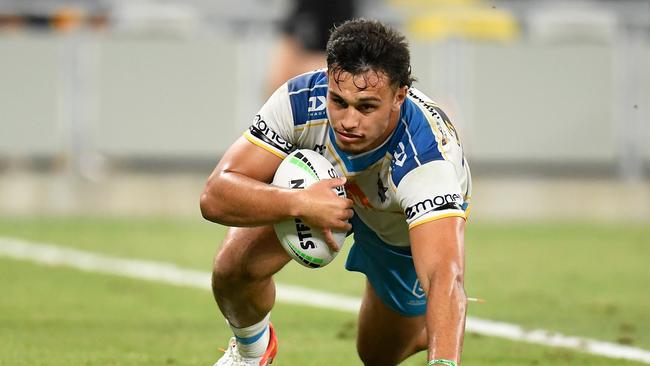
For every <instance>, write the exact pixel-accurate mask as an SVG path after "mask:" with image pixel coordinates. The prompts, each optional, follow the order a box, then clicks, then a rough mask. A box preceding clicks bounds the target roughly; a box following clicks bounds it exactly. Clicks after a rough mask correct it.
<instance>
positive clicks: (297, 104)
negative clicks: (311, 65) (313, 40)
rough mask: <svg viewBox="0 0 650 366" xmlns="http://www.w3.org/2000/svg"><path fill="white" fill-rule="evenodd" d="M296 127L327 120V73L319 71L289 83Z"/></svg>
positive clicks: (301, 76)
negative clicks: (318, 120) (309, 122)
mask: <svg viewBox="0 0 650 366" xmlns="http://www.w3.org/2000/svg"><path fill="white" fill-rule="evenodd" d="M287 93H288V95H289V101H290V103H291V111H292V114H293V121H294V125H296V126H297V125H303V124H305V123H307V122H308V121H312V120H317V119H325V118H327V109H326V107H327V71H326V69H318V70H314V71H311V72H307V73H304V74H302V75H298V76H296V77H294V78H292V79H290V80H289V81H287Z"/></svg>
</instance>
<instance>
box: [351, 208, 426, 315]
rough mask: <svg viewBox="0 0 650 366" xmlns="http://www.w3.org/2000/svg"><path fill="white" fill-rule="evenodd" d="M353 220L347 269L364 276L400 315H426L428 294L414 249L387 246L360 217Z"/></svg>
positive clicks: (384, 301) (382, 298)
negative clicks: (417, 272)
mask: <svg viewBox="0 0 650 366" xmlns="http://www.w3.org/2000/svg"><path fill="white" fill-rule="evenodd" d="M350 221H351V223H352V230H353V231H354V245H352V248H351V249H350V254H349V255H348V259H347V261H346V263H345V268H346V269H347V270H349V271H355V272H361V273H364V274H365V275H366V277H367V278H368V281H369V282H370V284H371V285H372V287H373V288H374V290H375V292H376V293H377V295H378V296H379V298H380V299H381V301H382V302H383V303H384V304H385V305H386V306H388V307H389V308H391V309H393V310H394V311H396V312H398V313H399V314H401V315H403V316H419V315H424V313H425V312H426V308H427V300H426V294H425V293H424V291H423V290H422V288H421V287H420V283H419V281H418V278H417V274H416V272H415V265H414V264H413V257H412V256H411V248H410V247H396V246H393V245H389V244H386V243H385V242H384V241H383V240H381V239H380V238H379V237H378V236H377V234H375V233H374V232H373V231H372V230H371V229H370V228H369V227H368V226H367V225H366V224H365V223H364V222H363V221H361V219H359V218H358V216H357V215H355V216H354V217H353V218H352V219H351V220H350Z"/></svg>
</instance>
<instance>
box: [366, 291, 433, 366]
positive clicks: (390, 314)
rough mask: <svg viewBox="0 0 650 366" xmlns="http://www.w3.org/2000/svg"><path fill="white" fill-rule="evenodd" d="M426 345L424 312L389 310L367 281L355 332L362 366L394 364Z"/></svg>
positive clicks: (391, 365) (424, 347)
mask: <svg viewBox="0 0 650 366" xmlns="http://www.w3.org/2000/svg"><path fill="white" fill-rule="evenodd" d="M426 344H427V339H426V331H425V320H424V315H420V316H413V317H407V316H403V315H401V314H399V313H398V312H396V311H395V310H392V309H390V308H389V307H388V306H386V305H385V304H384V303H383V302H382V300H381V299H380V298H379V297H378V296H377V293H376V292H375V290H374V289H373V287H372V285H371V284H370V282H366V291H365V294H364V296H363V301H362V303H361V310H360V312H359V331H358V334H357V351H358V353H359V357H360V358H361V361H363V363H364V365H373V366H382V365H386V366H394V365H397V364H398V363H400V362H402V361H403V360H405V359H406V358H407V357H409V356H411V355H412V354H414V353H416V352H418V351H421V350H424V349H426Z"/></svg>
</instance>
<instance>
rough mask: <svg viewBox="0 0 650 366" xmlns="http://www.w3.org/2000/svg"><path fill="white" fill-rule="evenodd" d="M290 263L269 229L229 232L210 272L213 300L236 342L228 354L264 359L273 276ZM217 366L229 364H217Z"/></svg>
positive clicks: (234, 230)
mask: <svg viewBox="0 0 650 366" xmlns="http://www.w3.org/2000/svg"><path fill="white" fill-rule="evenodd" d="M289 260H290V258H289V256H288V255H287V254H286V252H285V251H284V249H283V248H282V246H281V245H280V243H279V242H278V240H277V238H276V236H275V232H274V231H273V228H272V227H271V226H264V227H253V228H231V229H229V230H228V234H227V235H226V238H225V239H224V242H223V245H222V247H221V249H220V250H219V252H218V254H217V255H216V257H215V260H214V266H213V271H212V292H213V294H214V298H215V300H216V301H217V304H218V305H219V309H220V310H221V312H222V313H223V315H224V317H225V318H226V319H227V320H228V323H229V324H230V326H231V328H232V330H233V333H235V336H236V338H237V341H236V342H233V343H231V347H230V348H229V351H228V352H230V353H233V352H237V353H239V354H241V355H242V356H244V357H248V358H259V357H262V355H264V356H267V354H266V353H268V351H269V347H270V345H271V343H269V342H270V341H271V342H273V341H274V339H273V337H274V336H273V330H272V328H270V327H269V312H270V311H271V308H272V307H273V304H274V303H275V284H274V283H273V279H272V275H273V274H275V273H276V272H278V271H279V270H280V269H281V268H282V267H283V266H284V265H285V264H286V263H287V262H288V261H289ZM267 330H268V331H267ZM235 345H236V346H237V347H235ZM265 351H266V352H265ZM224 357H225V358H228V357H230V356H228V353H227V354H226V355H225V356H224ZM222 359H223V358H222ZM218 364H219V365H221V364H225V365H229V364H230V363H227V362H222V360H220V361H219V363H218Z"/></svg>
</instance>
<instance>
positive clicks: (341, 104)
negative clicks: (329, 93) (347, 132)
mask: <svg viewBox="0 0 650 366" xmlns="http://www.w3.org/2000/svg"><path fill="white" fill-rule="evenodd" d="M332 101H333V102H334V104H336V105H338V106H339V107H342V108H347V107H348V104H347V103H346V102H345V101H344V100H343V99H341V98H332Z"/></svg>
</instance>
